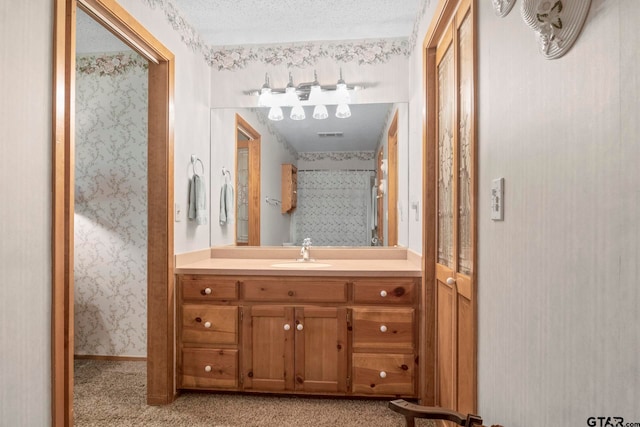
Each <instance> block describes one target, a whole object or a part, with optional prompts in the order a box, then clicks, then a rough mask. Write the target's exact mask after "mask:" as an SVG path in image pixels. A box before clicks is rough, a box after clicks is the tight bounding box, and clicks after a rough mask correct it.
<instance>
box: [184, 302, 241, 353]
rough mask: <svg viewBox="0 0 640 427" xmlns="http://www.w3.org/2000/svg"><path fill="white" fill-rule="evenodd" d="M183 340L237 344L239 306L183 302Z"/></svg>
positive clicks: (197, 342) (201, 342) (185, 341)
mask: <svg viewBox="0 0 640 427" xmlns="http://www.w3.org/2000/svg"><path fill="white" fill-rule="evenodd" d="M182 342H183V343H187V344H237V342H238V307H235V306H214V305H205V304H183V306H182Z"/></svg>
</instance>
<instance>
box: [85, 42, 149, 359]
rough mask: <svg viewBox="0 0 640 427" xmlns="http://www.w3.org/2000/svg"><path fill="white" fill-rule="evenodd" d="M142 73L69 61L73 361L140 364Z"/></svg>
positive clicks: (133, 67) (108, 59)
mask: <svg viewBox="0 0 640 427" xmlns="http://www.w3.org/2000/svg"><path fill="white" fill-rule="evenodd" d="M147 70H148V64H147V62H146V61H145V60H144V59H142V58H141V57H140V56H138V55H137V54H135V53H133V52H130V53H117V54H104V55H98V56H96V55H91V56H79V57H78V58H77V67H76V71H77V72H76V143H75V174H76V176H75V192H76V194H75V257H74V260H75V268H74V275H75V285H74V286H75V289H74V291H75V295H74V305H75V325H74V327H75V354H80V355H109V356H146V352H147V348H146V326H147V291H146V288H147V104H148V102H147V87H148V84H147V80H148V79H147Z"/></svg>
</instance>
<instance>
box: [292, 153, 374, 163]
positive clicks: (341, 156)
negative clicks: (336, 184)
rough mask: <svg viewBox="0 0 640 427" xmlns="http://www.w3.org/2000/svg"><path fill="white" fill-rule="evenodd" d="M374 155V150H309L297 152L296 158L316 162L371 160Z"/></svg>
mask: <svg viewBox="0 0 640 427" xmlns="http://www.w3.org/2000/svg"><path fill="white" fill-rule="evenodd" d="M375 157H376V153H375V151H309V152H305V153H298V159H300V160H306V161H308V162H316V161H319V160H327V159H328V160H334V161H338V162H339V161H344V160H351V159H357V160H373V159H374V158H375Z"/></svg>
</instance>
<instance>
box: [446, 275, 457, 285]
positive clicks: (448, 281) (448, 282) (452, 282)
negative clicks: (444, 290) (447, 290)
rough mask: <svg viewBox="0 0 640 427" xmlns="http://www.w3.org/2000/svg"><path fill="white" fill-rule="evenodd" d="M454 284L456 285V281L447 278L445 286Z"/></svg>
mask: <svg viewBox="0 0 640 427" xmlns="http://www.w3.org/2000/svg"><path fill="white" fill-rule="evenodd" d="M455 284H456V279H454V278H453V277H448V278H447V285H449V286H453V285H455Z"/></svg>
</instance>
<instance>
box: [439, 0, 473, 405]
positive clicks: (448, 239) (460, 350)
mask: <svg viewBox="0 0 640 427" xmlns="http://www.w3.org/2000/svg"><path fill="white" fill-rule="evenodd" d="M472 17H473V16H472V14H471V3H470V2H469V1H461V2H459V5H458V9H457V11H456V12H455V13H454V15H453V19H452V20H451V21H450V23H449V24H448V26H447V29H446V31H444V33H443V36H442V38H441V39H440V41H439V42H438V46H437V49H436V78H437V82H436V85H435V87H436V92H437V94H436V106H437V108H436V109H437V113H436V117H437V118H436V127H437V129H436V136H437V156H436V159H437V166H436V170H437V186H436V187H437V189H436V202H437V216H436V222H437V224H436V233H437V238H436V241H437V251H436V258H437V259H436V268H435V272H436V278H435V279H436V280H435V282H436V347H437V353H436V398H437V402H438V404H439V405H440V406H442V407H445V408H450V409H454V410H457V411H460V412H463V413H469V412H474V411H475V410H476V319H475V316H476V292H475V273H474V262H473V260H474V256H475V254H474V245H475V226H474V224H475V209H474V193H475V179H474V173H475V164H474V163H475V162H474V156H475V150H474V141H475V132H474V105H473V103H474V72H475V70H474V47H473V45H474V38H473V37H474V36H473V32H474V25H473V19H472Z"/></svg>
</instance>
